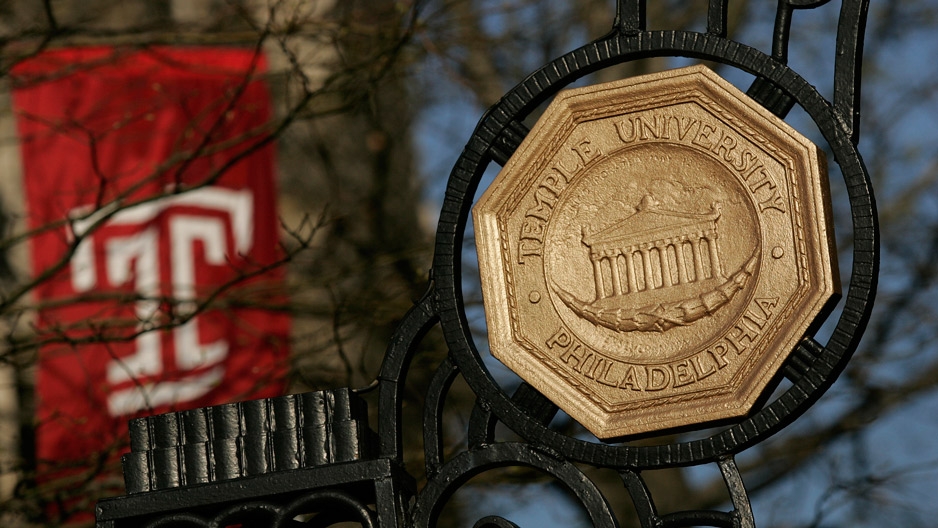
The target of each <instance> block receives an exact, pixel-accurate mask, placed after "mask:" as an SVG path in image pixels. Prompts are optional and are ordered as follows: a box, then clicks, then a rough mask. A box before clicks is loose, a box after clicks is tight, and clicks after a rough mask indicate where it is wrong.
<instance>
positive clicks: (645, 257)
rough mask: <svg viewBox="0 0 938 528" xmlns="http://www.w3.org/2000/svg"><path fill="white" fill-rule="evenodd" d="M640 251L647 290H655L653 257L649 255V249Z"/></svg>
mask: <svg viewBox="0 0 938 528" xmlns="http://www.w3.org/2000/svg"><path fill="white" fill-rule="evenodd" d="M639 251H641V252H642V268H643V269H642V271H643V272H644V274H645V289H646V290H653V289H655V276H654V274H653V273H652V272H651V255H649V254H648V253H649V251H648V248H641V249H640V250H639Z"/></svg>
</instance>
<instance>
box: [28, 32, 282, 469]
mask: <svg viewBox="0 0 938 528" xmlns="http://www.w3.org/2000/svg"><path fill="white" fill-rule="evenodd" d="M265 67H266V66H265V62H264V59H263V57H262V56H260V55H258V54H256V53H255V52H254V51H250V50H237V49H207V48H191V49H172V48H149V49H145V50H142V51H141V50H133V51H128V50H120V49H114V48H82V49H63V50H56V51H51V52H46V53H43V54H41V55H39V56H37V57H34V58H32V59H30V60H28V61H26V62H23V63H20V64H18V65H17V66H16V67H15V68H14V70H13V82H14V92H13V101H14V111H15V113H16V117H17V125H18V131H19V134H20V140H21V149H22V158H23V171H24V179H25V180H24V183H25V185H24V187H25V191H26V198H27V211H28V225H29V227H30V228H31V229H33V230H35V234H34V236H33V237H32V240H31V242H32V266H33V270H34V272H35V277H36V278H37V280H38V281H39V282H38V284H37V285H36V287H35V289H34V298H35V300H36V301H37V303H38V304H39V312H38V322H37V334H38V337H39V340H40V343H41V346H40V349H39V369H38V380H37V399H38V405H37V409H38V411H37V414H38V428H37V432H36V435H37V457H38V458H39V462H40V468H42V467H46V468H49V469H52V468H53V466H51V465H46V466H44V465H43V463H44V462H45V463H47V464H51V461H79V462H80V461H82V460H87V458H88V457H89V455H91V454H99V453H102V452H107V451H108V450H110V449H112V448H114V447H115V446H120V445H122V442H123V441H125V440H126V421H127V420H128V419H129V418H131V417H134V416H139V415H141V414H152V413H155V412H163V411H168V410H178V409H184V408H191V407H199V406H205V405H213V404H217V403H222V402H225V401H231V400H240V399H246V398H254V397H268V396H273V395H276V394H279V393H282V391H283V388H284V387H283V384H284V374H285V370H286V356H287V338H288V332H289V319H288V316H287V315H285V313H286V312H284V311H276V310H271V309H270V307H271V306H272V304H274V303H276V302H277V301H279V300H280V298H281V297H282V280H283V270H282V267H279V266H277V263H278V259H281V258H282V256H281V255H280V253H279V249H278V242H277V240H278V234H277V230H278V228H277V226H278V220H277V217H276V203H275V199H276V195H275V190H274V183H273V171H274V153H273V148H272V146H271V144H270V142H269V141H268V140H267V139H268V137H269V134H270V130H269V122H270V104H269V100H270V97H269V94H268V91H267V87H266V86H265V84H264V83H263V82H262V81H261V80H260V79H259V77H258V76H259V75H261V74H262V73H264V70H265Z"/></svg>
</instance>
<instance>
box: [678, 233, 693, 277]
mask: <svg viewBox="0 0 938 528" xmlns="http://www.w3.org/2000/svg"><path fill="white" fill-rule="evenodd" d="M686 240H687V239H686V238H685V237H681V238H680V239H679V240H678V241H677V244H675V245H674V260H676V261H677V281H678V283H679V284H687V283H688V282H690V279H688V278H687V263H686V262H685V261H684V258H685V257H684V242H686Z"/></svg>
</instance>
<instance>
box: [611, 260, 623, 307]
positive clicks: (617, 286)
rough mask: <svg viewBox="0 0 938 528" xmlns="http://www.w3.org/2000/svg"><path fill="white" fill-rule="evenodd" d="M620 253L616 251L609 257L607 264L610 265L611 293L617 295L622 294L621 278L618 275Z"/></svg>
mask: <svg viewBox="0 0 938 528" xmlns="http://www.w3.org/2000/svg"><path fill="white" fill-rule="evenodd" d="M621 254H622V253H621V252H618V251H617V252H615V253H614V254H613V255H612V256H611V257H609V264H610V265H611V266H612V294H613V295H615V296H617V297H618V296H619V295H622V280H621V279H620V277H619V255H621Z"/></svg>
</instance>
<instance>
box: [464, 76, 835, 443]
mask: <svg viewBox="0 0 938 528" xmlns="http://www.w3.org/2000/svg"><path fill="white" fill-rule="evenodd" d="M829 200H830V199H829V195H828V185H827V174H826V165H825V161H824V157H823V153H822V152H821V151H820V150H819V149H818V148H817V147H816V146H815V145H814V144H813V143H811V142H810V141H809V140H808V139H806V138H804V137H803V136H802V135H800V134H799V133H798V132H797V131H795V130H794V129H792V128H791V127H790V126H788V125H787V124H786V123H785V122H784V121H782V120H781V119H778V118H777V117H775V116H774V115H772V114H771V113H769V112H768V111H766V110H765V109H764V108H762V107H761V106H759V105H758V104H757V103H755V102H754V101H752V100H751V99H749V98H748V97H747V96H746V95H745V94H743V93H742V92H740V91H739V90H738V89H736V88H735V87H734V86H732V85H731V84H730V83H728V82H726V81H725V80H723V79H722V78H720V77H719V76H718V75H717V74H715V73H714V72H712V71H711V70H709V69H707V68H706V67H703V66H695V67H690V68H682V69H678V70H672V71H667V72H662V73H657V74H652V75H647V76H642V77H636V78H632V79H627V80H623V81H617V82H613V83H607V84H601V85H594V86H588V87H585V88H578V89H572V90H567V91H564V92H561V93H560V94H558V95H557V97H556V98H555V99H554V101H553V102H552V103H551V104H550V105H549V107H548V108H547V109H546V111H545V113H544V115H543V116H542V117H541V118H540V119H539V120H538V122H537V123H536V124H535V126H534V127H533V128H532V129H531V132H530V133H529V134H528V135H527V137H526V138H525V140H524V141H523V142H522V144H521V145H520V146H519V148H518V149H517V151H516V152H515V153H514V155H513V156H512V157H511V158H510V159H509V161H508V162H507V163H506V164H505V166H504V167H503V169H502V171H501V172H500V173H499V174H498V176H497V177H496V178H495V180H494V182H493V183H492V184H491V185H490V186H489V188H488V189H487V190H486V191H485V193H484V194H483V196H482V197H481V198H480V200H479V202H478V203H477V204H476V205H475V207H474V209H473V220H474V224H475V233H476V245H477V249H478V256H479V266H480V272H481V279H482V292H483V299H484V305H485V314H486V321H487V324H488V332H489V344H490V348H491V351H492V354H493V355H494V356H495V357H497V358H498V359H499V360H500V361H502V362H503V363H504V364H505V365H507V366H508V367H509V368H510V369H511V370H513V371H514V372H515V373H517V374H518V375H519V376H520V377H521V378H522V379H524V380H525V381H526V382H527V383H529V384H530V385H532V386H533V387H534V388H536V389H537V390H538V391H540V392H541V393H543V394H544V395H545V396H547V397H548V398H550V399H551V400H552V401H553V402H554V403H556V404H557V405H558V406H559V407H560V408H561V409H563V410H564V411H565V412H566V413H567V414H569V415H570V416H571V417H572V418H574V419H575V420H577V421H578V422H580V423H581V424H582V425H583V426H584V427H586V428H587V429H589V430H590V431H591V432H592V433H593V434H595V435H596V436H597V437H598V438H601V439H614V438H622V437H627V436H631V435H637V434H644V433H650V432H656V431H663V430H670V429H674V428H682V427H689V426H694V425H700V424H707V423H712V422H715V421H720V420H726V419H731V418H736V417H741V416H744V415H746V414H747V413H748V412H750V410H751V409H752V407H753V406H754V405H755V403H756V402H757V401H758V400H759V398H760V396H761V395H762V393H763V392H764V391H765V390H766V389H767V387H768V386H769V384H770V382H771V381H772V380H773V379H774V378H775V377H776V375H777V373H778V371H779V370H780V368H781V366H782V364H783V362H784V361H785V359H786V358H787V357H788V355H789V354H790V352H791V351H792V350H793V349H794V348H795V346H796V345H797V344H798V342H799V340H800V339H801V338H802V337H803V336H804V335H805V333H806V332H807V331H808V329H809V328H810V327H812V325H813V324H814V323H815V321H816V320H818V319H819V318H820V316H822V315H826V313H827V311H828V310H829V309H830V307H831V306H832V304H833V301H834V300H835V299H836V297H837V296H838V294H839V291H840V280H839V277H838V272H837V265H836V261H835V258H836V257H835V255H836V253H835V249H834V245H833V232H832V222H831V220H830V216H831V212H830V211H831V207H830V203H829Z"/></svg>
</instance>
